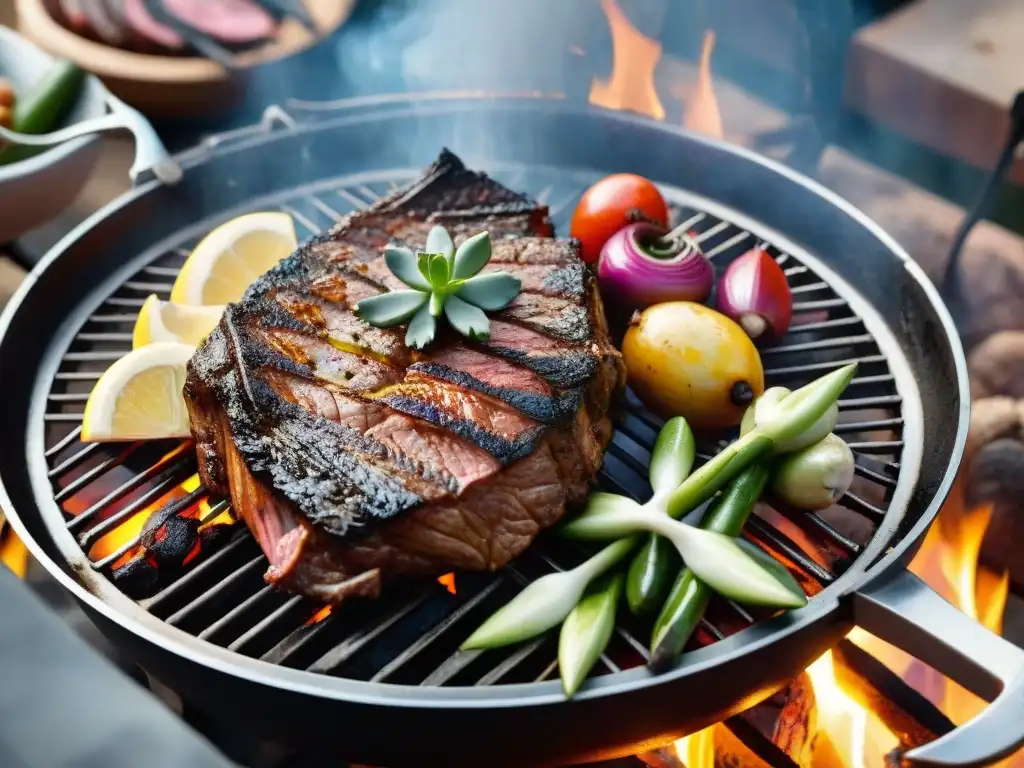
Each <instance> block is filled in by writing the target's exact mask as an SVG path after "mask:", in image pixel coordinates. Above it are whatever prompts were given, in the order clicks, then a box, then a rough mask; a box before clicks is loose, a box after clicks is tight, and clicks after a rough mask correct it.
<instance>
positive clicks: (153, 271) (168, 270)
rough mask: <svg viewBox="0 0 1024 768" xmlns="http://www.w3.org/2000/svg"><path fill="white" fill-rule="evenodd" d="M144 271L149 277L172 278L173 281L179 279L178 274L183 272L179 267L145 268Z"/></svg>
mask: <svg viewBox="0 0 1024 768" xmlns="http://www.w3.org/2000/svg"><path fill="white" fill-rule="evenodd" d="M142 271H143V272H144V273H145V274H147V275H153V276H154V277H170V278H172V283H173V279H174V278H177V277H178V273H179V272H181V270H180V269H179V268H178V267H154V266H149V267H143V268H142Z"/></svg>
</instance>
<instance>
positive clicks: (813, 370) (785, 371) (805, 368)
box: [764, 355, 885, 379]
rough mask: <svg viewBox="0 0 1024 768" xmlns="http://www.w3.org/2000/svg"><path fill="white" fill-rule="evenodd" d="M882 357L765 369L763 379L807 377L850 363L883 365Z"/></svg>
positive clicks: (872, 356)
mask: <svg viewBox="0 0 1024 768" xmlns="http://www.w3.org/2000/svg"><path fill="white" fill-rule="evenodd" d="M884 362H885V357H884V356H883V355H866V356H864V357H847V358H844V359H843V360H829V361H827V362H821V363H819V362H815V363H805V364H803V365H787V366H785V367H783V368H765V370H764V375H765V378H773V379H782V378H787V377H790V376H794V377H795V376H809V375H812V374H821V373H828V372H829V371H834V370H835V369H836V368H842V367H843V366H844V365H849V364H850V363H857V364H859V365H871V364H874V363H884Z"/></svg>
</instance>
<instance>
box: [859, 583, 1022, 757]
mask: <svg viewBox="0 0 1024 768" xmlns="http://www.w3.org/2000/svg"><path fill="white" fill-rule="evenodd" d="M853 612H854V619H855V620H856V622H857V624H858V625H860V626H861V627H863V628H864V629H865V630H867V631H868V632H870V633H871V634H873V635H875V636H877V637H879V638H881V639H882V640H885V641H886V642H889V643H891V644H893V645H895V646H897V647H898V648H901V649H903V650H904V651H906V652H907V653H910V654H911V655H913V656H914V657H916V658H918V659H920V660H921V661H923V662H925V663H926V664H929V665H930V666H932V667H934V668H935V669H937V670H939V671H940V672H942V673H943V674H944V675H946V676H948V677H950V678H952V679H953V680H956V681H957V682H958V683H960V684H961V685H962V686H964V687H965V688H967V689H968V690H970V691H973V692H974V693H975V694H977V695H978V696H980V697H981V698H983V699H985V700H986V701H989V702H991V704H990V705H989V706H988V707H987V708H986V709H985V710H984V711H983V712H982V713H981V714H979V715H978V716H977V717H975V718H974V719H973V720H971V721H969V722H967V723H965V724H964V725H962V726H960V727H959V728H957V729H956V730H954V731H951V732H950V733H947V734H946V735H945V736H942V737H940V738H938V739H936V740H935V741H933V742H932V743H930V744H926V745H924V746H922V747H918V748H917V749H913V750H911V751H910V752H907V753H906V754H905V755H904V757H905V758H907V759H908V760H910V761H911V762H913V763H916V764H918V765H941V766H975V765H977V766H981V765H990V764H991V763H993V762H995V761H996V760H999V759H1000V758H1003V757H1006V756H1007V755H1009V754H1012V753H1013V752H1015V751H1016V750H1017V749H1019V748H1020V747H1021V746H1024V728H1022V727H1021V724H1022V717H1024V650H1021V649H1020V648H1018V647H1017V646H1015V645H1013V644H1012V643H1010V642H1008V641H1007V640H1004V639H1003V638H1001V637H999V636H998V635H996V634H994V633H993V632H990V631H989V630H987V629H985V627H983V626H981V624H978V623H977V622H975V621H973V620H972V619H970V618H968V617H967V616H965V615H964V614H963V613H961V612H960V611H959V610H957V609H956V608H955V607H954V606H953V605H951V604H950V603H948V602H946V600H944V599H943V598H942V597H941V596H940V595H939V594H938V593H937V592H935V591H934V590H932V588H931V587H929V586H928V585H927V584H925V583H924V582H923V581H921V580H920V579H919V578H917V576H915V575H914V574H913V573H911V572H910V571H906V570H901V571H900V572H899V573H898V574H897V575H895V576H893V577H892V578H890V579H883V580H882V581H881V583H877V582H876V583H872V584H870V585H868V586H867V587H865V588H864V589H863V590H861V591H859V592H857V593H856V594H855V595H854V598H853Z"/></svg>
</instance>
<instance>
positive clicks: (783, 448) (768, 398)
mask: <svg viewBox="0 0 1024 768" xmlns="http://www.w3.org/2000/svg"><path fill="white" fill-rule="evenodd" d="M791 394H792V392H791V391H790V390H788V389H786V387H771V388H770V389H766V390H765V391H764V394H763V395H761V396H760V397H759V398H757V400H755V401H754V404H753V405H751V406H750V407H749V408H747V412H746V413H744V414H743V421H741V422H740V434H744V435H745V434H746V433H747V432H749V431H750V430H752V429H753V428H754V427H755V426H756V425H757V422H758V416H760V417H761V420H762V421H763V420H764V419H765V418H770V417H771V415H772V414H773V412H774V411H775V410H776V409H777V408H778V407H779V405H780V403H782V401H783V400H785V399H786V397H787V396H789V395H791ZM838 419H839V403H833V404H832V407H831V408H829V409H828V410H827V411H825V414H824V415H823V416H822V417H821V418H820V419H818V420H817V421H816V422H815V423H814V425H813V426H811V428H810V429H807V430H805V431H804V432H802V433H800V434H799V435H797V436H796V437H794V438H791V439H790V440H783V441H781V442H777V443H776V444H775V453H792V452H793V451H799V450H801V449H803V448H806V447H808V446H809V445H814V444H815V443H817V442H818V441H820V440H823V439H824V438H825V436H826V435H828V434H829V433H830V432H831V431H832V430H833V429H835V427H836V421H837V420H838Z"/></svg>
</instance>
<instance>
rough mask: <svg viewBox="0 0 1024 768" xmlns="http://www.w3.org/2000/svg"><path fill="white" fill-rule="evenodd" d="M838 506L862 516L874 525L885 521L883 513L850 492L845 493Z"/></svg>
mask: <svg viewBox="0 0 1024 768" xmlns="http://www.w3.org/2000/svg"><path fill="white" fill-rule="evenodd" d="M838 504H839V505H840V506H843V507H846V508H847V509H849V510H852V511H853V512H856V513H858V514H861V515H864V517H867V518H869V519H870V520H871V521H872V522H873V523H875V524H876V525H877V524H879V523H881V522H882V520H884V519H885V512H883V511H882V510H881V509H879V508H878V507H876V506H875V505H873V504H869V503H868V502H866V501H864V499H862V498H861V497H860V496H857V495H855V494H852V493H850V492H847V493H846V494H845V495H844V496H843V497H842V498H841V499H839V501H838Z"/></svg>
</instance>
